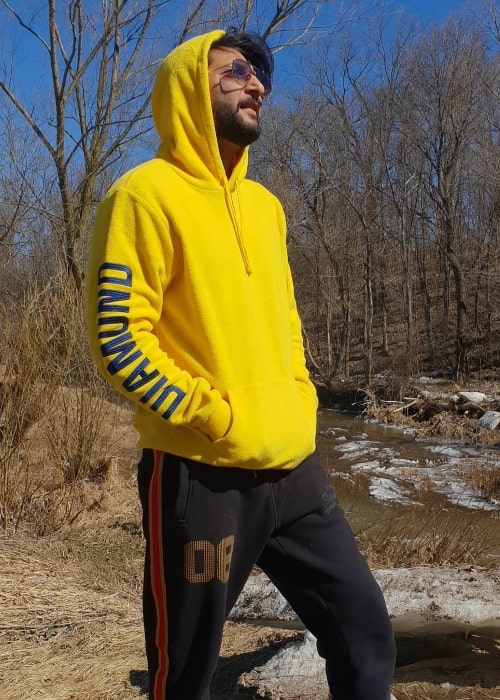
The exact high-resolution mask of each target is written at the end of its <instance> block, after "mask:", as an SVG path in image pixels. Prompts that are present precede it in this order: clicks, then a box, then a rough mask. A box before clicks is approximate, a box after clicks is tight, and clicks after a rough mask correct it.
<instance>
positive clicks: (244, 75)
mask: <svg viewBox="0 0 500 700" xmlns="http://www.w3.org/2000/svg"><path fill="white" fill-rule="evenodd" d="M226 66H230V67H231V70H230V71H227V72H226V73H224V75H221V79H220V84H221V86H222V88H223V89H224V90H227V89H230V87H229V88H227V87H226V85H225V83H226V81H227V79H228V78H229V79H230V80H231V79H232V80H235V81H236V82H237V83H238V85H246V84H247V83H248V81H249V80H250V78H251V77H252V75H255V77H256V78H257V80H258V81H259V83H261V85H262V87H263V88H264V95H269V93H270V92H271V88H272V85H271V78H270V77H269V75H268V74H267V73H265V72H264V71H263V70H261V69H260V68H255V67H254V66H252V64H251V63H247V62H246V61H243V60H242V59H241V58H235V59H234V61H231V63H226V64H225V65H223V66H217V68H212V70H218V69H219V68H225V67H226ZM209 73H211V71H209Z"/></svg>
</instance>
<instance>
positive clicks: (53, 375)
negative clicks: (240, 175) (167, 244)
mask: <svg viewBox="0 0 500 700" xmlns="http://www.w3.org/2000/svg"><path fill="white" fill-rule="evenodd" d="M229 25H234V26H237V27H239V28H249V29H253V30H257V31H259V32H260V33H261V34H263V35H264V36H265V37H266V38H267V39H268V41H269V43H270V45H271V46H272V47H273V49H274V51H275V53H276V59H277V63H278V70H277V73H276V81H275V89H274V91H273V96H272V97H271V98H270V99H269V101H268V104H266V109H265V110H264V112H263V122H264V124H263V135H262V137H261V138H260V139H259V141H258V142H257V143H256V144H255V145H254V147H253V148H252V151H251V165H250V176H251V177H253V178H256V179H258V180H260V181H261V182H263V183H264V184H265V185H266V186H267V187H269V188H270V189H271V190H272V191H273V192H274V193H275V194H276V195H277V196H278V197H279V199H280V200H281V201H282V202H283V205H284V207H285V210H286V214H287V219H288V241H289V255H290V261H291V266H292V270H293V274H294V279H295V286H296V296H297V300H298V305H299V309H300V313H301V316H302V319H303V331H304V338H305V345H306V351H307V360H308V363H309V366H310V368H311V371H312V373H313V376H314V378H315V380H316V381H317V383H318V386H322V387H324V388H325V389H326V390H330V389H332V388H333V387H334V386H335V385H336V383H338V382H351V383H353V384H354V385H355V386H364V387H368V388H369V387H370V386H371V385H372V384H373V382H374V381H375V379H376V377H377V376H380V374H382V373H384V374H390V375H391V376H396V377H401V378H408V377H413V376H418V375H419V374H422V373H429V374H430V373H435V374H439V375H441V376H444V377H448V378H451V379H453V380H455V381H456V382H462V383H464V382H465V383H466V382H467V381H468V379H469V378H470V377H476V378H480V379H481V380H485V381H486V380H488V379H491V378H493V377H494V375H495V372H496V370H497V368H498V366H499V364H500V342H499V341H500V311H499V306H498V298H499V295H500V256H499V250H500V247H499V236H500V172H499V168H498V163H499V154H500V100H499V95H500V60H499V50H500V4H499V3H498V2H496V1H491V0H484V1H481V2H473V3H471V4H470V5H469V6H468V5H467V4H465V5H463V6H461V9H460V11H458V12H456V13H454V14H453V13H452V14H450V15H449V16H448V17H447V19H446V21H443V22H442V23H440V24H432V25H427V26H422V25H421V24H419V23H418V21H417V20H416V19H415V17H411V16H409V15H405V14H404V13H402V12H401V11H399V10H398V8H397V6H396V4H395V3H391V2H378V1H375V2H359V3H354V2H352V3H340V2H326V1H325V0H317V1H313V0H281V1H279V2H276V3H269V2H263V1H261V0H245V1H244V0H233V1H231V2H224V3H220V2H217V1H215V0H198V1H197V2H192V3H180V2H175V1H174V0H141V1H140V2H138V1H136V0H101V1H100V2H98V1H94V0H64V1H62V0H60V1H56V0H47V1H46V2H40V3H33V2H24V1H23V0H20V1H19V2H15V3H14V2H8V1H7V0H0V27H1V30H0V31H1V38H2V44H1V47H0V51H1V62H0V102H1V109H0V266H1V270H0V333H1V335H0V337H1V338H2V341H1V342H2V360H1V362H2V365H1V374H0V517H1V521H2V523H3V526H4V528H8V527H10V525H12V526H14V527H15V526H17V525H18V524H19V523H20V522H22V521H23V520H24V519H25V518H26V517H28V516H29V519H30V520H33V518H32V516H33V514H35V516H36V517H35V518H34V520H35V522H36V523H37V528H40V527H41V524H40V523H41V522H42V521H43V528H49V529H50V527H57V526H58V524H60V523H63V522H67V521H68V519H71V518H74V517H76V516H75V503H78V504H79V505H81V493H80V492H79V490H78V489H77V488H76V487H75V484H81V482H82V480H87V481H88V480H90V481H94V482H95V481H99V479H102V478H103V477H104V476H105V474H106V473H107V471H108V470H109V465H110V459H109V453H110V452H112V447H111V446H110V437H109V432H108V433H107V434H106V433H105V431H104V429H103V425H104V422H103V415H104V414H105V413H106V412H107V411H108V408H107V406H108V403H107V402H109V399H110V397H111V394H110V390H109V389H108V388H107V387H106V386H105V385H104V383H103V382H102V380H101V379H100V378H99V377H98V376H97V375H96V373H95V370H94V368H93V365H92V362H91V360H90V358H89V353H88V349H87V343H86V331H85V298H84V297H85V270H86V256H87V251H88V244H89V238H90V235H91V229H92V221H93V217H94V213H95V208H96V206H97V204H98V202H99V201H100V199H101V198H102V196H103V194H104V192H105V191H106V189H107V188H108V187H109V186H110V184H111V183H112V182H113V181H114V180H115V179H116V177H117V176H119V174H120V173H122V172H124V171H125V170H127V169H128V168H129V167H131V166H133V165H135V164H136V163H138V162H140V161H141V160H144V159H145V158H148V157H151V156H152V155H154V153H155V149H156V145H157V143H156V135H155V133H154V131H153V129H152V124H151V119H150V111H149V93H150V90H151V85H152V81H153V79H154V73H155V69H156V66H157V64H158V61H159V60H161V58H162V57H163V56H164V55H165V54H166V53H167V52H168V51H169V50H170V49H171V48H173V47H174V46H175V45H176V44H178V43H179V42H182V41H183V40H185V39H186V38H187V37H189V36H191V35H193V34H197V33H200V32H202V31H206V30H209V29H211V28H214V27H220V26H223V27H224V26H229ZM396 384H397V383H396ZM397 386H399V384H397ZM115 398H116V397H115ZM35 436H36V440H37V445H38V448H37V450H36V451H35V452H34V451H33V449H32V444H33V440H34V439H35ZM41 464H43V465H44V468H43V469H40V468H39V467H40V465H41ZM47 466H48V467H49V468H47ZM49 474H51V475H52V476H51V478H52V477H53V478H54V479H55V482H54V481H52V482H51V485H49V484H48V481H47V480H48V478H49V477H48V475H49ZM34 475H36V477H35V476H34ZM54 475H55V476H54ZM54 483H55V484H56V486H57V488H56V489H54ZM56 493H57V496H56V495H55V494H56ZM77 494H78V495H77ZM76 512H78V508H76ZM41 513H43V514H44V517H43V518H42V517H41V515H40V514H41ZM48 513H50V517H47V514H48ZM29 514H30V515H29Z"/></svg>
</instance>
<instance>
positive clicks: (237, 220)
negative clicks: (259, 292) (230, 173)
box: [224, 184, 252, 276]
mask: <svg viewBox="0 0 500 700" xmlns="http://www.w3.org/2000/svg"><path fill="white" fill-rule="evenodd" d="M224 189H225V193H226V201H227V205H228V209H229V215H230V217H231V221H232V223H233V228H234V232H235V234H236V240H237V241H238V247H239V249H240V253H241V257H242V259H243V264H244V265H245V271H246V273H247V275H249V276H250V275H251V274H252V268H251V266H250V259H249V257H248V253H247V250H246V248H245V240H244V235H243V222H242V219H241V208H240V200H239V196H238V188H237V187H236V188H235V189H234V197H235V198H236V200H237V205H238V212H237V211H236V208H235V202H234V199H233V193H232V192H231V191H230V190H229V187H228V185H227V184H225V187H224Z"/></svg>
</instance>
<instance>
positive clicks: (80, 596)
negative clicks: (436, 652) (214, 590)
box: [0, 472, 500, 700]
mask: <svg viewBox="0 0 500 700" xmlns="http://www.w3.org/2000/svg"><path fill="white" fill-rule="evenodd" d="M78 523H79V524H78V527H72V528H66V529H64V530H62V531H60V532H59V533H56V534H53V535H52V536H50V537H47V538H44V539H38V540H34V539H32V538H31V537H30V536H29V535H28V534H23V532H18V533H17V534H16V536H15V537H4V538H3V539H2V540H0V602H1V607H2V621H1V625H0V697H1V698H2V700H128V699H131V698H139V697H142V698H145V697H146V696H145V690H144V689H145V683H146V660H145V655H144V649H143V634H142V617H141V614H142V613H141V601H140V585H141V575H142V556H143V542H142V537H141V533H140V507H139V503H138V498H137V494H136V485H135V482H134V480H133V479H128V478H124V477H123V476H122V475H120V474H119V473H115V472H113V473H112V474H111V475H110V477H109V480H108V481H107V488H106V495H105V498H104V499H103V500H102V502H101V504H100V505H99V507H97V508H96V509H95V510H94V511H93V512H86V513H85V514H83V515H82V516H81V518H80V519H79V521H78ZM296 634H297V632H296V631H288V630H276V629H272V628H260V627H256V626H254V625H244V624H243V625H242V624H238V625H236V624H232V623H228V625H227V626H226V631H225V635H224V641H223V647H222V650H221V662H220V665H219V669H218V673H217V674H216V677H215V679H214V688H213V690H214V695H213V698H214V700H229V699H230V698H233V697H234V698H236V697H240V696H239V695H236V692H235V691H236V683H237V678H238V676H239V675H240V674H241V673H244V672H246V671H248V670H250V668H252V667H253V666H255V665H258V664H259V662H262V661H261V660H262V657H263V656H266V654H267V652H268V651H269V650H270V649H272V648H276V646H279V645H280V644H281V643H283V641H286V640H287V639H288V638H289V637H290V636H295V635H296ZM485 659H486V657H485V656H484V657H483V656H481V657H478V662H480V663H481V664H483V662H484V660H485ZM480 668H482V666H480ZM405 673H406V674H407V676H408V678H405V680H402V679H401V678H398V676H397V675H396V684H395V695H396V697H397V698H398V700H417V699H418V700H424V699H427V698H428V699H429V700H437V699H438V698H447V699H449V700H451V699H456V700H459V699H460V700H465V699H467V700H484V698H495V697H497V698H498V697H500V695H499V694H497V695H495V693H497V689H493V688H492V687H490V688H486V687H479V686H477V687H474V684H473V683H471V684H470V685H467V686H463V687H460V686H459V685H458V686H455V685H452V686H450V687H449V688H443V687H442V686H441V685H440V684H439V683H431V682H424V681H420V680H419V677H420V676H421V675H422V673H424V674H425V667H424V669H423V670H422V669H420V671H417V670H415V672H413V671H412V670H411V669H410V670H407V671H406V672H405ZM413 673H414V675H413ZM412 675H413V677H412ZM459 677H460V672H459V671H457V672H456V673H455V676H454V677H450V678H449V680H450V682H451V683H452V684H454V683H455V682H457V683H458V682H459ZM489 685H490V686H491V685H492V684H491V683H489Z"/></svg>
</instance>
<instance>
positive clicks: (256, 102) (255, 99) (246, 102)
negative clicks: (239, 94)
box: [238, 97, 262, 109]
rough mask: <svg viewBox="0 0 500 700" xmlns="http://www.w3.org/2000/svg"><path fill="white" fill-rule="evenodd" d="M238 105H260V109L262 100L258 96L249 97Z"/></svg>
mask: <svg viewBox="0 0 500 700" xmlns="http://www.w3.org/2000/svg"><path fill="white" fill-rule="evenodd" d="M238 106H239V107H243V108H245V107H258V108H259V109H260V108H261V107H262V100H261V99H259V98H258V97H248V98H246V99H245V100H242V101H241V102H240V103H239V105H238Z"/></svg>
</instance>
